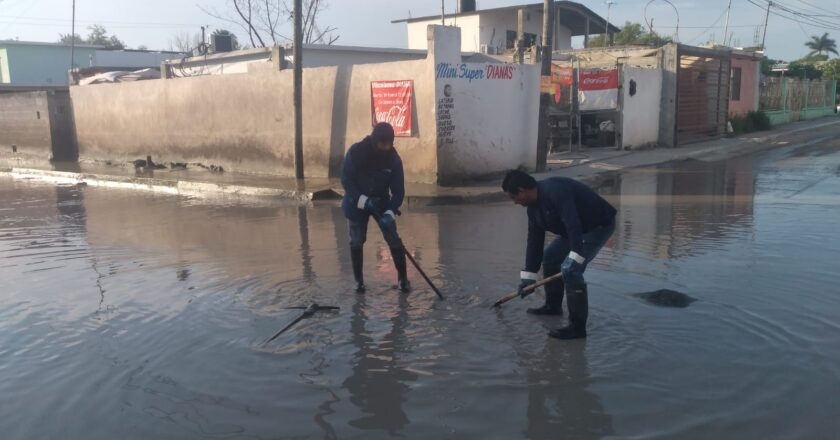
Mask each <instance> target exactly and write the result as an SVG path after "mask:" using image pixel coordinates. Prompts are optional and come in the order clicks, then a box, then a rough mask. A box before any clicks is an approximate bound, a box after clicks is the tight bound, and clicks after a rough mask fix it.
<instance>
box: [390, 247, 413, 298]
mask: <svg viewBox="0 0 840 440" xmlns="http://www.w3.org/2000/svg"><path fill="white" fill-rule="evenodd" d="M391 258H393V259H394V267H395V268H396V269H397V283H399V288H400V292H402V293H408V292H410V291H411V283H410V282H409V281H408V273H407V268H406V266H405V249H403V248H391Z"/></svg>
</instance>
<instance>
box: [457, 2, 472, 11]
mask: <svg viewBox="0 0 840 440" xmlns="http://www.w3.org/2000/svg"><path fill="white" fill-rule="evenodd" d="M459 2H460V5H461V7H460V8H459V9H458V10H459V11H460V12H473V11H475V0H459Z"/></svg>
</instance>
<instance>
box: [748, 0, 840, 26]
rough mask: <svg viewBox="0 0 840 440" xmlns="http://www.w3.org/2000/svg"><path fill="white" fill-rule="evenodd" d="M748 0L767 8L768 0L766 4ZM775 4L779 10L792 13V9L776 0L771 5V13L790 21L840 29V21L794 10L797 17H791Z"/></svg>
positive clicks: (759, 6)
mask: <svg viewBox="0 0 840 440" xmlns="http://www.w3.org/2000/svg"><path fill="white" fill-rule="evenodd" d="M747 2H749V3H751V4H753V5H754V6H756V7H758V8H761V9H762V10H765V9H766V8H767V0H765V4H764V5H761V4H758V3H757V2H756V1H754V0H747ZM773 6H776V7H777V9H779V10H781V11H784V12H789V13H791V11H790V10H789V9H784V8H783V7H781V6H780V5H779V4H778V3H777V2H776V1H773V2H772V5H771V7H770V13H771V14H773V15H775V16H778V17H782V18H785V19H787V20H790V21H793V22H796V23H800V24H805V25H808V26H812V27H816V28H820V29H827V30H832V31H840V23H832V22H825V21H823V20H821V19H816V18H814V17H808V16H805V15H804V14H801V13H796V12H795V11H794V12H792V14H793V15H794V16H795V17H791V16H790V15H787V14H783V13H781V12H778V11H777V10H774V9H773ZM798 18H803V19H805V20H808V19H810V21H803V20H800V19H798Z"/></svg>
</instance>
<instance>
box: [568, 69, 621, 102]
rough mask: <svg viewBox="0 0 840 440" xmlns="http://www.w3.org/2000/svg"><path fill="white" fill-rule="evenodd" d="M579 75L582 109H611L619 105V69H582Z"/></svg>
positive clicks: (579, 97) (579, 100)
mask: <svg viewBox="0 0 840 440" xmlns="http://www.w3.org/2000/svg"><path fill="white" fill-rule="evenodd" d="M579 75H580V77H579V78H580V83H579V84H580V85H579V90H578V103H579V105H580V109H581V110H584V111H586V110H609V109H614V108H616V107H617V106H618V69H611V70H600V69H587V70H580V73H579Z"/></svg>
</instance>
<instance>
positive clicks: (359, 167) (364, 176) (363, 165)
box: [341, 136, 405, 219]
mask: <svg viewBox="0 0 840 440" xmlns="http://www.w3.org/2000/svg"><path fill="white" fill-rule="evenodd" d="M341 186H343V187H344V199H343V200H342V202H341V209H342V211H344V216H345V217H347V218H348V219H361V218H363V217H364V216H365V215H366V214H365V211H363V210H361V209H359V208H358V207H357V203H358V201H359V196H360V195H366V196H368V197H378V198H380V199H382V206H381V209H382V211H383V212H384V211H387V210H391V211H394V212H396V210H397V209H399V207H400V206H402V202H403V197H405V182H404V174H403V165H402V159H400V155H399V154H398V153H397V150H396V149H394V148H393V147H391V148H390V149H389V150H388V151H382V150H380V149H378V148H376V145H374V143H373V141H372V140H371V137H370V136H368V137H366V138H364V139H362V141H361V142H359V143H357V144H354V145H353V146H352V147H350V150H348V151H347V155H346V156H345V157H344V164H343V165H342V168H341Z"/></svg>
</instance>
